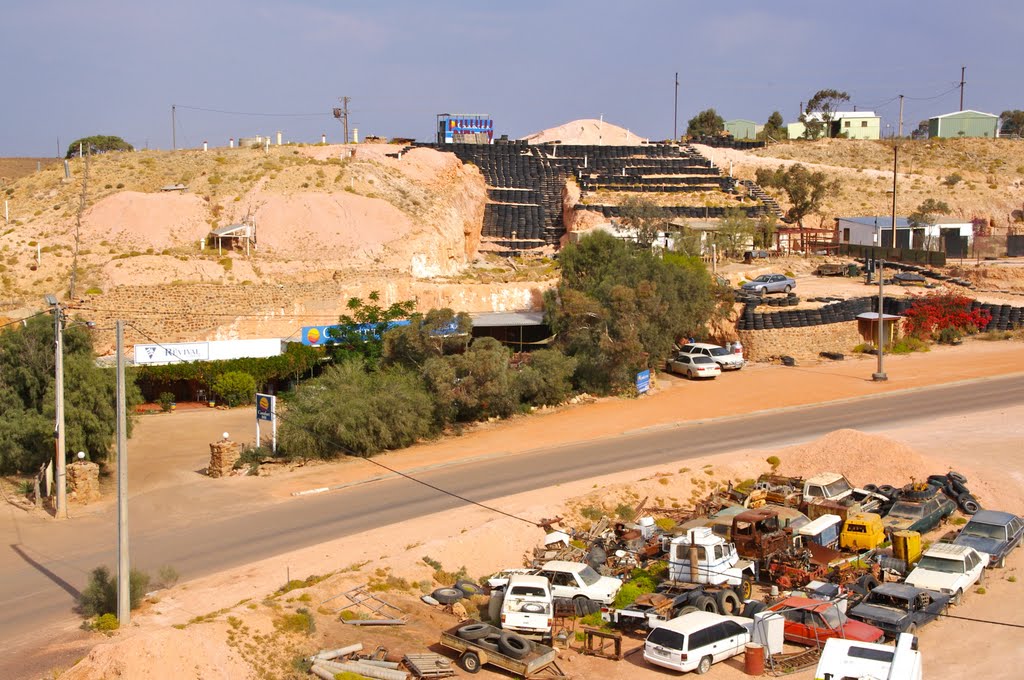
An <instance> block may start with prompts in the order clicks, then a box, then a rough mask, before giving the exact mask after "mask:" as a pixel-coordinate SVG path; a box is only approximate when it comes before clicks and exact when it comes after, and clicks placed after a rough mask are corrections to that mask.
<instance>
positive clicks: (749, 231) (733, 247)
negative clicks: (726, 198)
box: [714, 208, 754, 257]
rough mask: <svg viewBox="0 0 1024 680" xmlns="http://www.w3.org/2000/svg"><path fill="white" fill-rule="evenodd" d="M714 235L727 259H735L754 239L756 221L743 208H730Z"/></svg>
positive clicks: (716, 242)
mask: <svg viewBox="0 0 1024 680" xmlns="http://www.w3.org/2000/svg"><path fill="white" fill-rule="evenodd" d="M718 224H719V227H718V231H717V232H715V234H714V241H715V244H716V245H717V246H718V249H719V251H720V252H721V253H722V254H723V255H725V256H726V257H733V256H735V255H737V254H739V253H741V252H742V251H743V250H745V249H747V248H748V247H749V246H750V244H751V241H752V240H753V238H754V221H753V220H752V219H750V217H748V216H747V212H746V211H745V210H744V209H743V208H730V209H728V210H726V211H725V217H723V218H722V219H721V221H719V223H718Z"/></svg>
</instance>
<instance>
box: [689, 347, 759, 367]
mask: <svg viewBox="0 0 1024 680" xmlns="http://www.w3.org/2000/svg"><path fill="white" fill-rule="evenodd" d="M679 353H680V354H689V355H690V356H694V357H711V359H712V360H713V361H714V362H715V363H716V364H718V367H719V368H720V369H722V370H723V371H738V370H740V369H741V368H743V366H744V364H746V362H745V361H744V360H743V353H742V352H730V351H729V350H727V349H726V348H724V347H720V346H719V345H712V344H709V343H706V342H694V343H690V344H689V345H683V346H682V347H681V348H680V350H679Z"/></svg>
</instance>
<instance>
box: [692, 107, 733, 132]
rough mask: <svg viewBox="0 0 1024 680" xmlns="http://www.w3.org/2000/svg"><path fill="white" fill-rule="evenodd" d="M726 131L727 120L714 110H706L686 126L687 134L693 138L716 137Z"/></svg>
mask: <svg viewBox="0 0 1024 680" xmlns="http://www.w3.org/2000/svg"><path fill="white" fill-rule="evenodd" d="M723 130H725V120H723V119H722V117H721V116H719V115H718V112H717V111H715V110H714V109H706V110H704V111H701V112H700V113H698V114H697V115H696V116H694V117H693V118H691V119H690V122H689V123H687V124H686V134H688V135H689V136H691V137H714V136H715V135H717V134H719V133H720V132H722V131H723Z"/></svg>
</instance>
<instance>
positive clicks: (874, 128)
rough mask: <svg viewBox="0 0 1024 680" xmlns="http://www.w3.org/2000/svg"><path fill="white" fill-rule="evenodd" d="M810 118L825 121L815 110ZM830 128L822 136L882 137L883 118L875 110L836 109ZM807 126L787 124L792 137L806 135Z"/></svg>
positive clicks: (849, 137)
mask: <svg viewBox="0 0 1024 680" xmlns="http://www.w3.org/2000/svg"><path fill="white" fill-rule="evenodd" d="M807 118H808V119H809V120H816V121H819V122H824V117H823V116H822V115H821V113H820V112H818V111H815V112H814V113H811V114H809V115H808V116H807ZM829 128H830V129H828V130H826V129H822V131H821V135H820V136H821V137H846V138H847V139H880V138H881V135H882V119H881V117H879V116H876V115H875V112H874V111H834V112H833V113H832V120H831V122H830V125H829ZM806 129H807V127H806V126H805V125H804V124H803V123H802V122H796V123H790V124H788V125H787V126H786V130H787V132H788V133H789V138H790V139H798V138H801V137H803V136H804V132H805V131H806Z"/></svg>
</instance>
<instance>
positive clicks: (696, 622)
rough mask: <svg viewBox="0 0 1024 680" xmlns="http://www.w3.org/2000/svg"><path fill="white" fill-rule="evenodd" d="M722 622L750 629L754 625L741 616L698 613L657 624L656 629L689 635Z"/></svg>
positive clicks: (750, 620)
mask: <svg viewBox="0 0 1024 680" xmlns="http://www.w3.org/2000/svg"><path fill="white" fill-rule="evenodd" d="M722 621H735V622H736V623H738V624H740V625H743V626H744V627H748V626H750V625H751V624H752V623H753V620H752V619H744V618H741V617H739V616H726V615H725V614H715V613H712V612H701V611H697V612H689V613H688V614H683V615H682V616H677V617H676V618H674V619H671V620H669V621H665V622H663V623H657V624H656V625H655V628H668V629H669V630H672V631H675V632H677V633H682V634H684V635H687V634H689V633H692V632H694V631H697V630H700V629H702V628H706V627H707V626H709V625H712V624H715V623H721V622H722Z"/></svg>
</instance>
